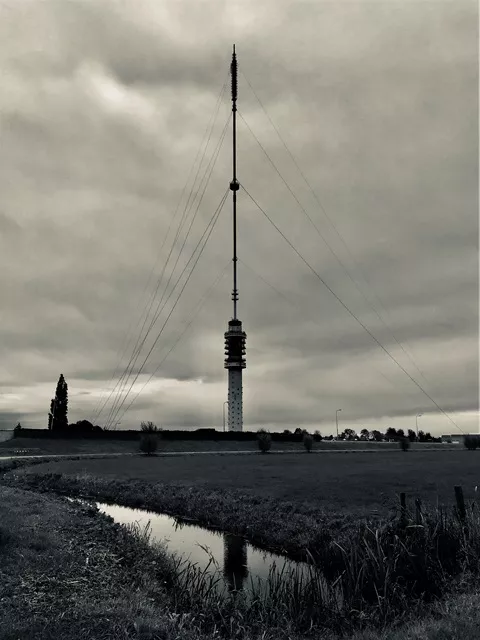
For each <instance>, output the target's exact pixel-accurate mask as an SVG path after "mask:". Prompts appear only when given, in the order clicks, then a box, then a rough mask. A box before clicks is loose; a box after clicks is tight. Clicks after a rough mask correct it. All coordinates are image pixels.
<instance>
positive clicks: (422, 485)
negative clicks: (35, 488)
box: [24, 448, 480, 514]
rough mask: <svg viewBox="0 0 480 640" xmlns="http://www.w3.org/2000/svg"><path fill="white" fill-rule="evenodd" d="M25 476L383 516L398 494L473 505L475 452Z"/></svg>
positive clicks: (260, 459)
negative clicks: (197, 491) (458, 490)
mask: <svg viewBox="0 0 480 640" xmlns="http://www.w3.org/2000/svg"><path fill="white" fill-rule="evenodd" d="M24 473H27V474H29V473H30V474H31V473H34V474H49V473H60V474H66V475H69V476H72V475H85V474H87V475H89V476H93V477H96V478H104V479H108V480H113V479H115V480H117V481H120V482H125V483H128V482H129V481H131V480H139V481H142V482H143V483H155V484H156V483H162V484H165V485H171V486H172V487H173V486H176V487H189V486H194V487H196V488H200V487H202V488H205V489H209V490H221V491H228V490H231V491H235V492H241V493H242V494H246V495H250V496H259V497H262V498H263V497H265V498H271V499H275V500H280V501H288V502H295V503H307V504H308V505H309V506H311V507H318V508H321V509H322V510H325V511H328V510H332V512H345V513H346V512H348V513H358V514H368V513H370V512H376V513H384V512H385V511H386V510H387V509H388V508H389V506H390V505H391V504H392V503H394V502H395V501H396V500H397V496H398V494H399V493H400V492H406V493H407V495H408V496H411V497H412V498H414V497H419V498H421V499H422V500H424V501H425V502H429V503H432V504H435V505H436V504H437V502H439V503H440V504H443V503H444V504H450V503H453V500H454V491H453V487H454V485H462V487H463V490H464V494H465V497H466V498H467V499H469V498H473V497H474V496H475V494H476V492H475V487H476V486H477V485H479V486H480V464H479V459H478V455H477V454H476V452H474V451H467V450H465V449H463V448H462V449H458V450H454V451H452V450H448V451H441V450H440V451H438V450H437V451H433V450H423V451H422V450H415V449H413V450H411V451H408V452H406V453H405V452H402V451H399V450H385V451H372V452H366V453H353V452H352V453H350V452H348V453H340V452H338V453H328V452H325V453H324V452H322V453H319V454H315V453H312V454H307V453H305V452H301V453H292V454H288V453H285V454H282V455H272V454H265V455H261V454H258V453H256V454H255V455H244V456H234V455H216V454H211V455H210V454H205V455H202V456H188V455H185V456H178V457H163V456H161V455H159V456H143V455H134V456H131V457H128V458H112V459H102V460H99V459H90V460H89V459H80V460H64V461H56V462H48V463H44V464H41V465H36V466H34V467H29V468H26V469H25V471H24Z"/></svg>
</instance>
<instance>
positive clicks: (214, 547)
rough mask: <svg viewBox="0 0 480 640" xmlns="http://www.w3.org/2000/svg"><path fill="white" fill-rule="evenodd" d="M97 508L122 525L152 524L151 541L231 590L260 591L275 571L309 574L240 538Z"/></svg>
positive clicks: (164, 518) (136, 512) (113, 508)
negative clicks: (254, 589)
mask: <svg viewBox="0 0 480 640" xmlns="http://www.w3.org/2000/svg"><path fill="white" fill-rule="evenodd" d="M97 506H98V508H99V509H100V511H101V512H103V513H106V514H107V515H109V516H111V517H112V518H113V519H114V520H115V522H118V523H119V524H123V525H129V524H133V523H138V525H139V526H140V527H142V528H144V527H145V526H146V525H147V524H148V523H149V524H150V532H151V541H152V542H154V541H158V542H161V543H164V544H165V546H166V548H167V550H168V551H169V552H170V553H174V554H176V555H177V556H181V557H182V558H183V559H184V560H188V561H189V562H191V563H193V564H195V565H196V566H197V567H198V568H199V569H200V570H206V573H208V574H213V575H215V576H218V577H219V578H220V581H219V584H221V585H223V587H226V588H228V589H229V590H240V589H250V588H251V585H252V581H253V584H255V585H259V586H260V588H261V586H262V584H265V583H266V580H267V578H268V576H269V572H270V571H271V570H272V569H276V570H279V571H282V570H283V571H284V573H285V574H286V575H288V573H289V572H296V573H299V574H304V575H305V576H306V575H307V573H308V571H309V567H308V565H307V564H306V563H303V562H294V561H293V560H289V559H288V558H285V557H284V556H280V555H277V554H273V553H270V552H267V551H263V550H261V549H258V548H257V547H254V546H253V545H251V544H250V543H248V542H247V541H246V540H245V539H244V538H242V537H240V536H237V535H233V534H229V533H220V532H215V531H209V530H207V529H203V528H202V527H199V526H196V525H191V524H188V523H185V522H182V521H179V520H177V519H175V518H173V517H171V516H167V515H164V514H157V513H153V512H150V511H145V510H143V509H130V508H128V507H121V506H119V505H108V504H104V503H97ZM211 558H213V559H214V561H215V562H214V563H212V562H211ZM215 565H217V566H215Z"/></svg>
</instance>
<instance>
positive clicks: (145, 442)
mask: <svg viewBox="0 0 480 640" xmlns="http://www.w3.org/2000/svg"><path fill="white" fill-rule="evenodd" d="M157 449H158V435H157V434H155V433H142V435H141V437H140V451H142V453H146V454H147V456H150V455H151V454H152V453H155V451H156V450H157Z"/></svg>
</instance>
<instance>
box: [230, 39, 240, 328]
mask: <svg viewBox="0 0 480 640" xmlns="http://www.w3.org/2000/svg"><path fill="white" fill-rule="evenodd" d="M230 73H231V76H232V116H233V132H232V135H233V144H232V149H233V178H232V181H231V182H230V189H231V191H232V195H233V291H232V300H233V319H234V320H236V319H237V301H238V289H237V191H238V189H239V184H238V181H237V89H238V81H237V55H236V53H235V45H233V54H232V62H231V64H230Z"/></svg>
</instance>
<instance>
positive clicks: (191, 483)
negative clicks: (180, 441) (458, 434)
mask: <svg viewBox="0 0 480 640" xmlns="http://www.w3.org/2000/svg"><path fill="white" fill-rule="evenodd" d="M122 444H128V445H129V448H130V453H131V454H132V455H129V456H122V457H118V458H103V459H98V458H97V459H92V458H75V459H74V455H75V454H74V453H73V452H70V453H72V454H73V455H72V459H61V460H58V459H57V460H55V461H53V460H51V461H39V460H24V461H21V460H19V459H18V460H13V461H3V463H2V464H3V465H4V472H3V474H2V475H1V476H0V480H1V484H2V485H3V487H0V489H1V490H3V491H7V492H8V491H9V492H14V493H7V496H8V497H9V500H10V502H11V503H14V502H15V501H17V502H18V509H17V511H18V523H17V524H12V525H11V526H9V527H4V529H5V539H6V540H7V541H8V540H13V541H14V542H12V543H10V546H11V553H12V554H13V553H16V552H17V551H18V553H20V552H21V553H22V554H24V551H22V548H20V549H19V550H18V549H17V547H18V545H20V546H21V545H23V547H24V546H25V545H27V546H28V544H29V542H28V538H25V539H23V538H22V539H21V540H20V539H18V541H17V538H16V536H17V533H16V532H18V531H24V530H26V529H25V526H24V525H22V523H21V522H20V520H21V519H22V518H24V519H25V520H26V523H27V524H28V525H29V526H30V522H29V521H28V518H29V517H30V515H29V514H30V513H31V511H32V509H31V508H30V506H29V507H28V508H23V507H22V504H23V503H24V502H25V501H26V503H25V504H27V503H28V504H29V505H30V504H31V501H32V500H36V498H34V497H33V496H35V495H37V496H38V500H39V501H40V500H41V502H42V504H43V503H44V501H45V505H47V504H48V505H49V508H50V509H57V506H56V505H58V503H57V502H56V501H63V504H65V500H64V498H62V497H61V496H62V495H63V496H65V495H67V496H70V497H83V498H87V499H88V500H93V501H99V502H107V503H116V504H119V505H123V506H127V507H132V508H144V509H147V510H150V511H156V512H159V513H166V514H169V515H172V516H175V517H176V518H180V519H184V520H187V521H190V522H191V523H196V524H198V525H201V526H205V527H207V528H211V529H215V530H217V531H220V532H227V533H230V534H234V535H237V536H241V537H243V538H245V539H247V540H249V541H250V542H251V543H252V544H254V545H256V546H258V547H260V548H263V549H266V550H271V551H276V552H277V553H282V554H284V555H288V556H290V557H292V558H293V559H296V560H309V561H310V560H311V561H312V562H313V563H314V565H315V566H316V568H318V570H319V571H320V572H321V575H322V577H321V578H319V579H317V578H315V577H314V578H312V579H309V580H307V581H303V580H302V579H301V578H299V577H298V576H297V577H296V576H291V577H288V579H287V578H285V579H284V581H283V582H282V580H280V579H278V578H275V577H274V576H273V577H272V581H271V584H270V583H269V584H270V587H269V589H270V591H269V592H268V594H269V595H268V596H267V597H266V598H264V599H255V605H249V604H246V603H245V602H243V601H242V600H241V598H240V599H235V598H234V599H233V600H228V599H227V600H225V601H223V600H221V601H220V600H218V597H217V596H216V595H215V594H214V592H213V591H212V589H211V585H210V583H209V582H208V580H206V578H205V577H204V576H202V575H198V574H197V573H196V572H195V571H196V570H195V569H194V568H193V569H189V570H188V572H187V574H184V573H183V570H182V571H178V570H176V569H175V568H172V565H171V564H169V562H170V560H169V559H168V554H167V555H165V553H164V552H162V553H160V555H159V556H158V558H154V557H153V556H152V557H151V558H150V557H149V555H148V554H150V551H147V546H146V543H145V540H144V539H143V538H141V540H136V541H131V544H132V545H134V546H133V547H132V565H131V567H130V566H129V567H126V571H127V573H128V571H130V570H133V569H134V570H135V571H136V572H137V573H136V575H138V581H139V584H140V583H141V584H150V583H151V584H152V585H153V584H154V583H153V582H152V576H151V569H150V568H149V567H151V566H152V565H151V563H150V561H152V562H153V563H156V566H159V567H161V571H160V574H159V576H158V581H159V582H158V585H157V586H155V593H151V594H150V593H148V594H147V593H146V592H145V594H142V597H145V598H147V599H148V600H149V602H152V603H153V602H155V605H152V608H151V609H149V610H148V611H147V610H146V609H143V608H141V607H140V605H139V608H138V609H137V610H136V611H135V612H134V613H133V616H132V617H131V614H130V613H129V614H128V616H127V617H125V616H124V615H123V614H122V615H120V613H119V611H121V610H123V609H122V607H123V604H122V603H120V605H119V603H118V601H117V599H116V598H115V597H114V595H113V590H114V588H113V587H112V589H113V590H112V597H111V598H110V599H109V601H108V606H107V607H106V608H105V609H102V610H101V611H98V612H96V615H98V616H99V621H98V624H99V625H100V624H101V625H102V627H101V629H102V633H104V635H102V637H105V638H112V639H113V638H116V637H131V638H132V639H133V638H135V639H136V638H138V639H140V637H141V638H142V640H143V639H145V640H157V638H158V637H162V638H163V637H165V638H167V639H168V640H170V639H172V640H173V638H176V637H185V638H187V637H191V638H193V639H194V640H197V639H198V640H200V639H201V640H203V638H204V637H219V638H225V639H226V638H232V637H237V638H242V640H260V638H262V640H274V639H275V640H279V639H281V640H304V639H305V640H306V639H307V638H310V639H312V640H313V639H314V638H315V639H316V640H318V639H319V638H322V639H325V640H333V639H334V638H335V640H337V639H338V638H347V637H348V638H351V639H352V640H386V639H387V638H388V639H390V640H407V638H408V639H409V640H412V639H415V640H420V639H422V640H440V639H441V638H449V637H459V636H458V635H455V636H453V635H452V633H453V632H455V633H457V631H459V630H461V633H462V637H463V638H464V639H465V640H476V638H477V637H478V635H477V629H478V624H479V621H478V611H477V607H476V602H477V599H478V594H477V592H478V576H479V575H480V563H479V561H478V557H479V550H480V501H479V500H478V499H477V496H478V493H477V491H476V487H477V485H480V482H479V477H480V465H479V462H480V458H479V455H480V454H479V453H478V451H477V452H475V451H468V450H466V449H465V448H463V447H462V448H460V447H458V448H449V449H445V448H442V447H440V446H438V447H436V448H427V447H421V446H415V445H413V447H412V449H411V450H409V451H407V452H404V451H401V450H400V449H399V448H397V447H395V448H390V447H389V448H387V447H385V448H384V449H376V450H375V449H374V448H372V449H371V450H369V451H367V452H360V451H354V450H353V448H352V449H350V450H348V451H345V452H341V451H339V450H330V451H327V450H321V451H318V450H317V451H316V452H312V453H307V452H306V451H304V450H302V447H301V446H298V445H297V446H295V445H294V446H295V449H296V452H294V453H288V452H287V451H285V450H283V452H279V454H278V455H276V454H275V453H273V451H272V452H270V453H266V454H261V453H260V452H258V451H255V449H254V448H253V447H249V448H251V450H252V453H251V454H249V455H247V454H245V455H235V454H228V453H225V452H223V453H222V451H217V452H216V453H205V454H203V455H188V454H187V453H185V454H181V455H177V456H168V455H167V456H165V455H161V453H160V454H159V455H142V454H140V453H133V452H132V449H133V448H134V443H122ZM186 444H188V443H186ZM251 444H252V443H250V445H251ZM253 444H254V443H253ZM132 445H133V446H132ZM247 446H248V445H247ZM162 449H164V447H163V443H162ZM274 449H275V448H274ZM279 449H280V448H279ZM125 452H126V451H125ZM164 452H165V449H164ZM105 453H106V452H105ZM0 471H1V469H0ZM457 485H460V486H462V488H463V493H464V496H465V500H466V505H467V510H466V513H465V514H464V515H463V516H462V515H461V514H460V515H459V511H458V510H456V509H455V494H454V487H455V486H457ZM32 492H33V493H32ZM401 492H404V493H406V494H407V505H408V506H409V507H411V508H412V509H411V510H408V511H407V513H406V514H403V515H402V516H401V517H400V514H399V510H398V506H399V494H400V493H401ZM40 494H41V495H40ZM414 498H419V499H420V501H421V513H420V515H419V514H418V512H416V511H415V509H414ZM69 504H70V503H69ZM45 508H46V507H45ZM68 508H69V509H73V508H74V507H73V506H71V507H68ZM58 509H60V506H58ZM8 513H9V511H8V508H6V510H5V513H4V517H5V522H6V523H7V525H8V518H9V516H8ZM55 513H56V511H55ZM62 513H63V512H62ZM58 514H59V515H58V516H57V515H55V516H54V515H53V511H52V518H57V517H58V518H60V517H61V518H65V520H64V523H65V524H62V525H61V528H63V527H64V526H65V527H66V528H68V527H69V526H71V523H72V522H73V521H74V520H73V519H74V513H73V512H72V513H71V515H70V516H68V517H67V516H66V515H65V516H63V515H62V516H60V511H58ZM75 517H76V516H75ZM79 517H80V516H79ZM89 517H91V518H92V522H97V523H98V526H99V530H98V544H99V545H100V546H99V549H100V552H101V554H100V555H101V556H102V557H104V556H103V554H104V553H105V552H104V551H103V548H102V547H101V545H102V544H103V542H102V534H101V529H102V527H106V520H105V518H102V519H101V520H97V519H96V517H94V514H93V512H92V514H89ZM27 521H28V522H27ZM62 522H63V521H62ZM75 522H76V520H75ZM50 524H51V523H50ZM50 524H49V523H45V522H44V521H43V520H42V518H41V517H38V518H37V519H36V520H35V526H36V527H37V529H36V531H37V532H38V534H39V535H41V536H44V535H47V531H46V532H45V533H43V529H44V527H45V526H46V527H47V529H48V530H50V529H49V527H50ZM84 524H85V523H84V516H83V515H82V516H81V517H80V520H79V521H78V524H77V525H75V526H78V532H76V531H74V529H72V531H71V532H70V534H69V535H71V537H72V539H74V540H77V539H78V541H79V542H78V543H79V545H87V546H88V544H89V541H88V540H87V539H84V532H85V526H84ZM52 526H53V525H52ZM72 526H73V525H72ZM1 528H2V527H1V526H0V529H1ZM27 528H28V527H27ZM57 529H58V530H60V529H59V528H58V527H57V525H56V524H55V526H54V531H57ZM116 531H117V534H116V535H119V536H121V535H123V534H121V533H120V532H119V530H116ZM1 533H2V532H1V531H0V534H1ZM112 535H113V529H112ZM82 536H83V537H82ZM42 539H43V538H42ZM61 540H62V536H59V538H58V540H57V539H55V540H54V539H52V540H51V548H50V547H48V548H47V547H46V546H45V550H44V555H45V558H44V560H42V562H45V563H47V564H48V558H47V555H48V557H49V558H50V557H54V555H53V554H54V550H55V548H56V547H57V546H58V547H60V548H62V544H63V543H62V542H61ZM112 540H113V538H112ZM0 543H1V536H0ZM35 544H36V545H37V546H36V548H37V547H38V545H39V544H40V543H35ZM42 544H43V543H42ZM45 544H46V543H45ZM49 544H50V543H49ZM15 545H16V546H15ZM108 545H109V546H108ZM108 545H107V546H108V548H109V550H110V551H109V552H111V553H112V554H113V555H112V556H111V564H112V566H117V563H118V562H120V560H121V558H122V557H123V552H122V545H120V546H118V544H117V543H116V542H113V541H112V542H110V543H108ZM135 545H136V546H135ZM1 546H2V545H1V544H0V548H1ZM42 549H43V547H42ZM135 549H136V550H135ZM8 550H9V547H8V546H6V547H5V551H8ZM9 553H10V551H9ZM42 553H43V551H42ZM62 553H63V551H62ZM81 553H82V554H85V552H84V551H83V550H82V552H81ZM87 553H88V552H87ZM136 554H137V555H138V557H139V562H140V560H142V562H140V564H139V565H138V567H137V565H136V563H135V561H134V557H135V555H136ZM162 554H163V555H162ZM12 557H13V556H12ZM39 557H40V556H39ZM143 560H148V562H144V561H143ZM69 562H70V561H69ZM149 563H150V564H149ZM47 564H45V567H46V566H47ZM11 566H12V567H13V566H14V564H13V560H12V565H11ZM88 566H89V567H90V566H91V565H90V563H88ZM118 566H120V565H118ZM45 567H44V566H43V565H42V566H40V565H39V567H38V572H37V573H38V575H39V576H40V574H41V575H43V574H44V572H45V570H46V569H45ZM169 567H170V568H169ZM26 570H27V569H26ZM52 570H53V569H52ZM102 571H103V573H102V575H100V573H99V572H98V571H96V570H95V571H94V574H93V575H94V577H95V579H97V580H99V581H101V580H103V577H102V576H103V575H110V568H109V567H108V566H105V568H104V570H103V569H102ZM182 575H183V576H184V575H187V576H189V578H188V580H187V582H186V583H185V581H183V582H181V583H180V580H184V578H182ZM85 578H87V576H85ZM9 579H10V581H11V584H12V585H15V589H16V590H20V591H21V592H22V593H23V591H24V586H22V584H23V583H22V584H21V585H20V586H18V580H17V577H16V574H15V572H14V571H13V569H12V571H11V575H10V576H9ZM39 579H40V578H39V577H38V576H37V575H35V581H37V580H39ZM123 579H125V578H124V577H120V576H119V580H123ZM32 580H33V576H32ZM68 580H75V578H73V577H71V576H70V574H69V576H68ZM35 584H37V582H35ZM35 584H33V583H32V585H33V586H31V590H30V591H29V593H28V594H25V598H24V599H25V601H29V598H31V596H32V594H34V595H35V593H36V591H35V589H36V587H35ZM74 584H76V583H74ZM166 584H168V585H169V586H168V588H166V591H165V589H164V587H162V586H161V585H166ZM12 588H13V587H12ZM115 588H116V587H115ZM135 588H136V587H135ZM152 589H153V586H152ZM157 589H158V592H157ZM20 591H19V592H20ZM1 593H2V590H1V589H0V595H1ZM12 593H13V591H12ZM42 593H43V592H42ZM7 595H8V594H7ZM106 595H107V594H106ZM108 595H109V594H108ZM42 597H43V596H42ZM56 597H58V598H60V599H61V598H63V596H61V595H58V596H56ZM92 597H93V596H92V594H91V593H90V591H89V590H88V589H86V588H85V590H84V591H82V592H81V598H82V602H84V603H85V605H83V604H82V605H81V609H80V610H79V609H78V608H77V609H75V610H74V609H71V614H72V616H71V617H72V619H75V620H76V618H78V625H80V626H82V625H83V626H82V629H84V630H85V635H84V636H82V637H85V639H86V640H93V638H95V637H97V636H96V632H97V630H96V629H94V627H93V626H91V627H90V626H88V625H87V627H85V620H86V618H87V617H88V608H89V607H90V606H91V604H90V602H91V598H92ZM16 601H18V599H17V600H15V602H16ZM42 602H43V601H42ZM11 604H12V607H11V613H10V620H11V621H12V623H11V624H12V625H13V626H14V625H17V627H18V628H19V629H20V625H21V624H24V625H27V622H26V621H25V620H24V618H25V611H26V609H23V613H22V612H21V611H20V610H19V609H18V607H16V605H14V601H13V600H12V603H11ZM62 606H63V605H62ZM112 611H114V612H115V613H114V615H115V616H116V618H115V619H116V621H117V622H116V624H117V627H116V628H115V630H113V629H112V628H111V625H112V622H111V620H112ZM167 611H168V612H169V613H168V615H167V617H165V615H166V614H167ZM41 612H42V615H44V617H45V619H47V618H48V617H49V616H50V613H49V612H48V611H46V610H45V607H44V606H43V604H42V605H41ZM160 614H161V615H160ZM464 614H465V615H464ZM29 615H30V624H33V620H34V619H36V616H37V615H38V612H37V611H36V610H33V609H32V611H31V612H29ZM69 615H70V611H69ZM122 616H123V617H122ZM155 616H156V617H155ZM159 616H160V617H159ZM162 616H163V617H162ZM185 616H186V617H185ZM147 618H148V624H147V625H146V619H147ZM100 619H101V620H100ZM134 619H136V620H137V621H139V622H135V625H137V626H135V625H134V627H135V628H132V627H131V624H132V620H134ZM140 620H141V622H140ZM167 620H168V624H169V625H170V627H169V631H168V632H166V631H165V625H166V624H167ZM178 621H182V622H181V623H182V625H186V624H187V622H188V625H187V627H188V628H187V627H184V628H182V630H181V631H180V636H179V635H178V631H179V629H178V627H177V623H178ZM55 624H56V625H57V628H55V629H54V628H53V627H52V629H50V630H49V631H48V634H47V633H46V632H45V634H44V635H38V637H39V638H40V637H41V638H42V640H43V639H45V640H50V638H52V639H53V637H58V636H55V635H49V634H50V631H51V632H52V634H54V631H55V632H57V631H58V629H59V628H60V626H59V625H61V624H63V623H62V622H61V618H59V619H58V620H57V621H56V623H55ZM139 624H142V625H144V626H143V627H142V629H144V631H142V633H143V635H142V634H140V632H139V631H138V630H139V629H140V627H138V625H139ZM78 625H77V627H75V628H73V627H72V628H73V631H74V632H75V633H77V631H78V628H79V627H78ZM145 625H146V626H147V627H148V631H147V630H146V629H145ZM14 628H16V627H15V626H14ZM24 628H27V627H24ZM46 628H47V627H45V629H46ZM160 630H161V633H159V631H160ZM73 631H72V633H73ZM42 633H43V632H42ZM162 633H163V635H162ZM189 633H190V634H191V635H190V636H189V635H188V634H189ZM109 634H110V635H109ZM122 634H123V635H122ZM129 634H130V635H129ZM182 634H183V635H182ZM204 634H205V635H204ZM211 634H218V635H211ZM385 634H387V635H385ZM7 637H8V638H10V636H8V635H2V633H1V632H0V638H1V639H2V640H3V638H5V639H6V638H7ZM62 637H64V636H62ZM65 637H66V638H67V637H70V636H68V635H65ZM71 637H72V639H73V637H74V636H73V635H72V636H71ZM75 637H76V636H75Z"/></svg>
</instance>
